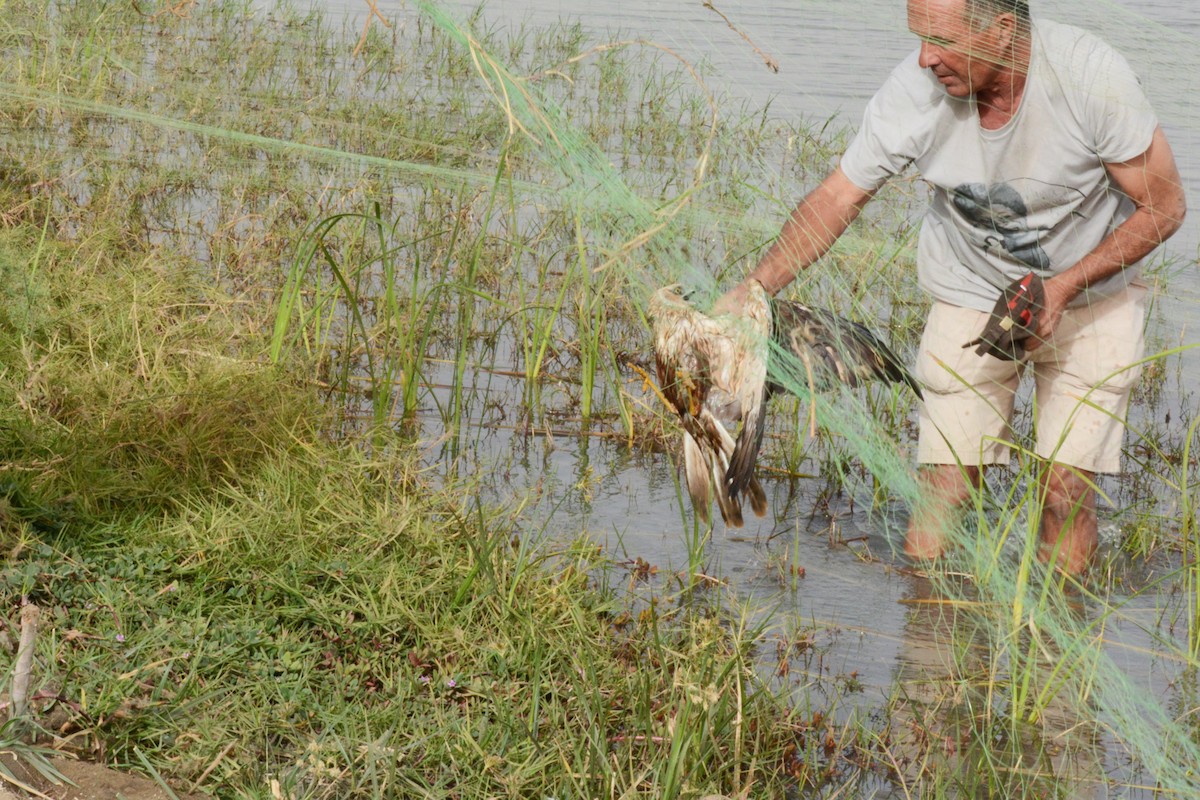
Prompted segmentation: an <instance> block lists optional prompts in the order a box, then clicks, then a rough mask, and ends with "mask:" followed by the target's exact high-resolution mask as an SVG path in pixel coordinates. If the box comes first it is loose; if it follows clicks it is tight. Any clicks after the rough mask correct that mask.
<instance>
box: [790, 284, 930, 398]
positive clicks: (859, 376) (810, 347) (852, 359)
mask: <svg viewBox="0 0 1200 800" xmlns="http://www.w3.org/2000/svg"><path fill="white" fill-rule="evenodd" d="M773 305H774V318H775V321H774V326H773V328H772V333H771V337H772V339H773V340H774V342H775V344H776V345H777V346H778V347H780V348H781V349H782V350H783V351H784V352H785V353H791V354H792V355H794V356H795V357H796V359H798V360H799V362H800V364H801V365H803V367H804V370H805V373H804V374H795V375H788V376H787V377H788V378H789V379H795V380H796V381H797V382H798V383H800V384H801V385H804V384H805V383H809V382H811V383H812V384H813V385H814V388H817V389H823V388H828V387H829V386H831V385H832V384H833V383H834V382H840V383H845V384H847V385H849V386H857V385H858V384H859V383H860V382H862V381H868V380H882V381H887V382H891V383H905V384H907V385H908V386H909V387H911V388H912V390H913V391H914V392H915V393H916V395H917V397H921V387H920V386H919V385H918V384H917V381H916V379H915V378H914V377H913V376H912V374H911V373H910V372H909V371H908V369H907V368H906V367H905V366H904V362H903V361H901V360H900V357H899V356H897V355H896V354H895V353H894V352H893V351H892V349H891V348H890V347H888V346H887V345H886V344H884V342H883V341H882V340H880V339H879V338H878V337H877V336H875V334H874V333H872V332H871V331H870V329H868V328H867V327H866V326H865V325H862V324H861V323H858V322H854V321H852V320H848V319H845V318H843V317H840V316H838V315H837V314H834V313H833V312H831V311H827V310H825V309H823V308H813V307H811V306H807V305H805V304H803V303H798V302H796V301H794V300H776V301H775V302H774V304H773ZM772 372H774V373H775V374H776V379H775V380H772V381H771V382H770V387H769V390H770V393H771V394H775V393H778V392H783V391H787V388H786V387H785V386H784V385H783V384H781V383H780V382H779V380H778V376H779V375H780V374H781V373H784V374H786V373H787V372H799V371H798V370H795V369H793V370H790V371H789V370H786V369H782V368H778V369H773V370H772Z"/></svg>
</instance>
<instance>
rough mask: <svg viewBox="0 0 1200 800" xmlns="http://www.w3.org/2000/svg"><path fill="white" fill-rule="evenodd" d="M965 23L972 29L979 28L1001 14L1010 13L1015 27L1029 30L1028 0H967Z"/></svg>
mask: <svg viewBox="0 0 1200 800" xmlns="http://www.w3.org/2000/svg"><path fill="white" fill-rule="evenodd" d="M965 13H966V18H967V23H968V24H969V25H970V26H971V28H972V29H973V30H981V29H983V28H986V27H987V26H988V25H990V24H991V23H992V20H994V19H995V18H996V17H998V16H1000V15H1001V14H1012V15H1013V16H1014V17H1016V19H1017V27H1018V28H1019V29H1021V30H1029V0H967V5H966V11H965Z"/></svg>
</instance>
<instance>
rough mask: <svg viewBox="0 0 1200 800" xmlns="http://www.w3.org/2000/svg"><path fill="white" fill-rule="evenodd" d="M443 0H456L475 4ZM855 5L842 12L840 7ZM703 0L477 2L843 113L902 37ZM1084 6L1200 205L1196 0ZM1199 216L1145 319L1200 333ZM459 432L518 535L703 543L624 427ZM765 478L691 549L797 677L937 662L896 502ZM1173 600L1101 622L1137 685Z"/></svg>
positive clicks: (895, 30) (820, 681) (864, 694)
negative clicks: (1135, 82) (619, 435)
mask: <svg viewBox="0 0 1200 800" xmlns="http://www.w3.org/2000/svg"><path fill="white" fill-rule="evenodd" d="M362 5H363V4H362V3H360V2H356V1H355V0H345V2H330V3H328V4H327V6H328V7H329V8H330V9H331V11H332V12H337V11H338V10H343V9H344V10H346V11H348V12H357V13H361V8H362ZM447 5H448V6H449V7H451V8H454V9H456V10H458V11H460V12H461V13H462V14H463V15H465V14H467V13H469V12H470V10H471V9H473V8H474V7H475V5H476V3H475V2H474V0H452V2H449V3H447ZM850 5H853V7H854V9H855V10H854V13H853V14H851V13H848V12H847V8H848V7H850ZM378 6H379V8H380V10H381V11H383V12H384V13H385V14H387V15H389V16H392V15H396V14H401V13H403V7H402V4H401V3H399V2H394V1H393V2H388V0H380V2H379V3H378ZM715 6H716V8H717V9H719V10H720V11H721V12H723V13H724V14H725V15H726V16H727V17H728V19H729V21H730V22H732V23H733V24H734V25H736V27H737V28H738V32H735V31H734V30H732V29H731V28H730V27H729V25H728V24H727V23H726V21H725V20H724V19H722V18H721V16H719V15H718V14H717V13H716V12H714V11H712V10H709V9H706V8H705V7H704V5H703V4H702V3H701V2H700V1H699V0H695V1H694V2H680V0H638V1H637V2H624V1H623V0H611V1H610V2H606V3H595V2H584V0H503V2H496V1H493V2H491V3H489V4H487V5H486V6H485V8H484V18H485V20H487V22H488V24H489V25H492V26H500V27H504V26H508V27H512V28H514V29H515V28H517V27H519V26H521V25H531V26H539V25H551V24H555V23H557V22H560V21H566V22H575V21H579V22H581V23H582V24H583V26H584V27H585V29H586V30H587V31H589V32H590V33H591V35H592V37H593V38H594V40H595V41H603V40H605V39H607V38H614V39H616V38H638V37H644V38H649V39H653V40H655V41H656V42H658V43H660V44H663V45H666V46H668V47H670V48H672V49H673V50H675V51H677V52H678V53H679V54H680V55H681V56H682V57H684V58H685V59H687V60H688V61H691V62H693V63H698V64H703V65H704V68H705V75H706V80H707V81H708V83H709V84H710V86H711V87H712V88H713V89H714V90H716V91H717V92H718V93H722V94H724V95H725V96H727V98H728V102H730V103H737V102H740V101H743V100H745V101H749V102H751V103H753V104H755V105H762V104H767V103H770V109H771V114H772V115H774V116H777V117H781V118H789V117H791V118H806V119H809V120H816V121H824V120H832V121H833V122H834V123H835V124H845V125H854V124H855V122H856V120H857V119H858V117H859V115H860V114H861V111H862V109H863V107H864V105H865V103H866V101H867V99H868V98H869V97H870V95H871V93H872V92H873V91H874V90H875V88H876V87H877V86H878V85H879V84H880V82H881V81H882V80H883V78H884V77H885V76H886V74H887V73H888V71H889V70H890V69H891V67H892V66H893V65H894V64H895V63H896V62H897V61H898V60H899V59H900V58H902V57H903V56H904V55H905V54H906V53H907V52H909V51H910V50H911V49H912V47H913V46H914V41H913V39H912V37H911V35H909V34H908V33H907V31H906V24H905V20H904V16H903V4H902V3H900V2H898V0H865V1H864V2H857V3H854V4H846V3H844V2H837V1H835V0H807V1H804V2H796V0H754V2H750V0H728V2H720V0H718V1H717V2H716V3H715ZM1072 6H1075V7H1076V8H1077V7H1078V6H1077V4H1076V3H1074V2H1072V1H1070V0H1055V1H1054V2H1051V1H1050V0H1046V2H1043V3H1040V4H1039V6H1038V10H1040V11H1042V12H1043V13H1045V14H1046V15H1047V16H1051V17H1055V18H1058V19H1064V20H1068V21H1070V20H1072V19H1073V11H1072ZM1089 9H1090V11H1089V12H1088V13H1089V17H1088V19H1086V20H1080V19H1078V17H1077V16H1076V17H1074V18H1075V19H1076V20H1077V21H1079V22H1080V23H1081V24H1085V25H1086V26H1087V27H1090V28H1093V29H1095V30H1097V31H1098V32H1100V33H1102V34H1103V35H1104V36H1105V37H1106V38H1108V39H1109V40H1110V41H1112V42H1113V43H1115V44H1116V45H1117V46H1118V47H1119V48H1120V49H1121V50H1122V51H1123V52H1125V53H1126V55H1127V56H1128V57H1129V59H1130V61H1131V62H1133V64H1134V65H1135V67H1136V68H1137V69H1138V71H1139V73H1140V74H1141V75H1142V76H1143V80H1144V81H1145V84H1146V87H1147V90H1148V92H1149V93H1150V95H1151V98H1152V100H1153V102H1154V104H1155V107H1156V108H1157V110H1158V112H1159V114H1160V117H1161V119H1162V122H1163V125H1164V127H1165V128H1166V130H1167V132H1168V135H1169V137H1170V138H1171V140H1172V142H1173V145H1174V147H1175V150H1176V153H1177V157H1178V160H1179V163H1180V168H1181V170H1182V172H1183V174H1184V176H1185V183H1186V185H1187V188H1188V191H1189V196H1190V199H1191V205H1192V207H1193V208H1194V209H1195V208H1200V100H1198V99H1197V95H1195V94H1194V93H1193V92H1192V90H1191V89H1192V87H1191V84H1192V83H1193V82H1194V76H1196V75H1200V55H1198V53H1200V48H1198V47H1196V40H1197V38H1198V37H1200V4H1194V3H1179V2H1168V0H1136V1H1135V0H1127V2H1123V3H1115V2H1100V3H1096V4H1089ZM739 32H740V33H739ZM741 34H744V35H745V38H743V36H742V35H741ZM768 58H769V59H771V60H772V61H774V62H776V63H778V65H779V72H778V73H776V72H773V71H771V70H770V69H768V68H767V66H766V59H768ZM1196 216H1198V215H1197V214H1196V213H1195V212H1193V219H1194V218H1195V217H1196ZM1197 231H1198V226H1197V225H1196V224H1195V223H1194V222H1190V223H1189V224H1188V226H1187V227H1186V228H1185V230H1184V231H1182V232H1181V233H1180V235H1178V236H1177V237H1176V238H1175V239H1174V240H1173V241H1172V242H1171V243H1170V246H1169V248H1168V249H1169V252H1170V253H1171V254H1172V255H1173V256H1175V257H1177V258H1178V259H1180V260H1181V262H1182V263H1183V264H1184V266H1183V268H1181V270H1180V271H1179V274H1178V275H1177V276H1176V277H1175V278H1173V280H1172V282H1171V284H1170V288H1169V290H1168V291H1167V292H1165V293H1164V295H1163V297H1162V298H1161V299H1160V301H1159V302H1160V310H1159V315H1158V318H1157V320H1156V323H1155V324H1156V326H1157V328H1156V330H1157V333H1158V335H1159V336H1160V337H1161V338H1162V339H1163V340H1165V341H1166V342H1167V343H1177V341H1178V340H1183V341H1189V340H1194V335H1191V336H1189V334H1188V330H1189V329H1191V330H1194V329H1195V328H1196V327H1197V326H1198V324H1200V281H1198V280H1197V271H1196V265H1195V258H1196V254H1197V247H1198V245H1200V235H1198V232H1197ZM1180 371H1181V372H1182V373H1183V374H1184V375H1185V376H1187V375H1189V374H1190V375H1192V376H1194V375H1196V374H1200V359H1197V357H1196V356H1195V355H1188V356H1185V358H1184V359H1183V363H1182V366H1181V368H1180ZM443 382H444V383H449V380H448V377H446V378H445V379H444V380H443ZM1195 385H1196V384H1195V378H1194V377H1191V378H1187V379H1186V380H1185V381H1184V386H1185V387H1187V386H1191V387H1194V386H1195ZM488 391H489V394H490V396H491V397H493V398H499V399H500V401H501V402H503V401H504V398H505V397H510V398H512V401H513V406H514V407H515V406H516V405H518V404H519V398H520V397H521V396H522V391H523V389H522V386H521V385H520V384H519V383H517V382H515V381H514V382H511V383H505V381H504V380H503V379H495V378H492V379H490V381H489V385H488ZM1186 392H1187V389H1186V388H1185V389H1184V390H1183V391H1182V392H1178V393H1177V394H1176V395H1175V396H1174V399H1173V400H1169V401H1168V404H1170V403H1172V402H1173V403H1174V404H1175V405H1176V408H1175V409H1174V410H1173V412H1174V414H1175V416H1176V418H1178V416H1179V413H1180V411H1181V409H1180V408H1178V405H1179V404H1189V403H1190V404H1194V402H1195V401H1194V399H1192V398H1191V397H1189V396H1188V395H1187V394H1186ZM568 427H569V426H568ZM467 439H468V440H469V441H467V442H466V443H465V444H464V447H465V451H464V452H461V453H459V458H458V461H457V464H458V468H459V469H461V470H463V471H470V472H472V473H475V474H482V475H483V476H484V477H485V481H484V484H485V486H486V487H488V488H487V491H488V493H489V494H490V495H492V496H493V497H499V498H504V497H513V498H521V497H527V496H531V497H534V498H535V502H534V507H533V512H532V513H531V514H527V515H526V516H525V517H523V519H524V520H525V524H526V525H527V527H528V530H527V531H526V533H527V534H529V535H547V536H561V535H564V534H566V535H571V534H575V533H578V532H586V533H587V534H589V535H590V536H591V537H593V538H594V539H596V540H597V541H598V542H600V543H602V544H603V545H604V546H605V547H607V548H608V550H609V552H611V553H612V554H613V555H614V556H615V557H617V558H619V559H621V558H628V559H630V560H633V559H642V560H644V561H646V562H649V563H650V564H653V565H655V566H657V567H659V568H660V570H662V571H663V572H664V573H665V572H670V571H678V570H683V569H685V568H686V567H687V565H688V562H689V558H691V557H692V556H694V554H695V553H696V552H698V550H697V548H696V546H695V545H694V544H693V545H691V546H689V540H691V538H692V537H693V536H694V535H695V534H694V530H693V528H692V527H691V524H690V521H689V520H688V519H686V518H685V516H684V515H683V514H682V513H681V501H680V488H679V485H678V482H677V480H676V477H675V470H674V468H673V466H672V464H671V463H670V460H669V459H668V458H667V457H666V456H664V455H657V456H656V455H653V454H646V453H640V454H639V453H630V452H629V451H628V450H627V449H626V448H625V447H623V446H622V445H621V444H620V443H619V442H613V441H610V440H606V439H603V438H595V437H580V436H578V435H575V434H574V433H573V432H571V431H569V430H564V431H563V432H560V433H558V434H554V433H553V432H550V433H545V432H543V433H538V434H535V435H533V436H516V435H513V433H512V432H511V431H506V430H483V431H480V432H478V435H473V436H470V437H467ZM767 488H768V492H769V494H770V495H771V501H772V502H771V509H772V511H771V515H770V517H769V518H768V519H766V520H763V521H761V522H760V521H756V520H750V521H749V522H748V525H747V527H746V528H745V529H744V530H742V531H738V532H736V533H735V532H730V531H727V530H725V529H724V528H723V527H722V526H720V525H718V526H717V528H716V530H715V532H714V533H713V535H712V538H711V540H709V541H707V542H706V543H705V544H704V545H703V549H702V551H700V552H701V556H700V558H699V561H700V563H701V570H702V571H703V572H705V573H706V574H709V575H712V576H714V577H716V578H718V579H720V580H722V581H727V582H728V583H729V584H730V585H733V586H735V587H736V591H737V592H738V594H739V595H740V596H742V597H745V598H750V599H752V600H753V601H755V602H756V603H758V604H760V605H762V606H765V607H769V608H772V609H774V627H775V629H776V630H778V631H779V633H780V635H785V634H787V633H788V632H794V631H796V630H798V629H802V628H811V629H813V630H814V631H815V633H814V636H815V640H814V647H813V648H811V649H810V650H809V651H808V652H809V656H808V657H807V658H806V659H802V660H801V661H800V662H798V663H796V664H793V665H792V669H793V672H792V674H791V677H792V679H794V680H801V682H804V679H803V676H805V675H807V676H808V677H811V678H812V679H813V681H811V683H812V685H813V686H814V687H817V688H818V689H819V688H821V687H826V686H828V687H831V688H830V689H829V691H830V692H831V696H832V694H834V693H837V689H836V687H837V686H838V685H839V676H846V675H850V674H854V675H855V676H856V680H858V681H860V682H861V684H862V687H863V688H862V689H861V691H858V692H854V693H852V694H851V695H850V696H846V697H843V698H842V700H841V701H840V702H842V703H849V704H853V705H865V706H867V707H870V706H872V705H878V704H880V703H881V702H882V699H883V697H884V696H885V694H886V693H887V692H888V691H889V690H890V687H891V686H892V685H893V683H894V681H895V680H897V678H898V677H902V676H904V675H905V674H907V672H908V671H911V669H913V668H914V666H915V667H921V666H929V663H928V662H929V661H930V660H931V659H932V661H933V662H934V664H933V667H932V668H933V669H936V668H937V666H936V660H937V648H936V646H934V645H933V644H932V642H933V639H934V637H933V635H932V633H931V630H930V627H931V626H930V624H929V614H928V612H927V610H926V609H927V606H924V605H922V604H921V603H920V600H921V599H922V595H923V593H924V592H925V590H926V588H927V587H925V586H924V584H923V582H922V581H921V580H920V579H917V578H914V577H912V576H911V575H910V574H908V573H907V572H906V571H905V570H903V569H902V568H900V567H899V566H898V559H896V557H895V555H894V550H893V548H894V547H895V545H896V536H897V532H898V531H900V530H902V526H903V519H902V515H899V516H898V517H897V518H896V519H895V520H894V521H892V522H891V523H888V522H887V521H886V520H880V519H879V518H878V517H875V518H870V519H869V518H867V516H866V515H864V513H863V511H862V505H861V504H856V503H854V502H853V500H852V499H851V498H848V497H844V496H843V497H834V498H832V500H829V501H828V502H825V503H818V502H817V499H816V498H814V497H813V496H812V491H813V490H812V489H811V488H809V489H805V488H803V487H799V488H798V487H797V486H796V485H795V484H791V483H787V482H784V481H771V480H768V481H767ZM814 509H819V510H816V511H815V510H814ZM1103 536H1104V539H1105V541H1106V547H1108V548H1111V547H1112V546H1113V544H1114V541H1115V539H1116V536H1117V532H1116V526H1115V525H1114V524H1112V523H1110V524H1109V525H1108V526H1107V527H1106V529H1105V531H1104V534H1103ZM799 568H802V569H803V577H800V576H799V572H798V571H797V570H798V569H799ZM1149 569H1151V570H1153V569H1154V567H1153V566H1152V567H1150V568H1149ZM1167 604H1168V601H1167V600H1164V599H1162V598H1159V599H1153V598H1146V599H1138V600H1135V601H1134V602H1133V603H1131V604H1130V605H1129V606H1128V607H1127V608H1126V610H1125V612H1124V614H1125V616H1126V617H1127V620H1126V621H1125V622H1117V623H1116V624H1114V625H1112V626H1111V627H1110V630H1109V631H1108V633H1107V636H1108V638H1109V640H1110V641H1111V646H1110V654H1111V655H1112V657H1113V658H1114V659H1115V660H1116V661H1117V663H1118V664H1120V665H1121V666H1122V667H1123V668H1124V669H1126V670H1127V672H1128V674H1129V675H1130V677H1131V680H1132V681H1133V683H1134V685H1135V686H1137V687H1139V688H1142V689H1147V690H1153V691H1162V687H1163V686H1165V685H1166V684H1167V682H1168V681H1169V680H1170V679H1171V678H1172V677H1173V675H1174V673H1175V672H1176V666H1175V665H1174V664H1172V663H1171V662H1170V661H1169V660H1167V659H1162V658H1158V657H1156V656H1154V655H1152V653H1153V650H1154V643H1153V641H1152V635H1151V633H1147V632H1145V631H1154V630H1155V629H1156V628H1157V627H1158V626H1159V625H1160V620H1161V619H1162V617H1163V615H1164V609H1165V608H1167ZM798 675H799V676H802V677H801V678H797V676H798ZM841 685H843V686H844V685H845V682H844V681H842V683H841ZM1069 724H1071V723H1070V721H1067V722H1064V726H1068V725H1069ZM1115 758H1118V756H1116V755H1115V754H1114V752H1107V753H1106V752H1100V753H1098V754H1095V755H1094V762H1095V763H1093V764H1091V765H1089V764H1083V765H1082V766H1081V767H1080V769H1082V770H1084V771H1085V772H1086V771H1088V770H1089V769H1093V768H1095V769H1100V770H1102V771H1103V770H1108V769H1112V768H1113V764H1112V760H1113V759H1115ZM1085 760H1086V759H1085ZM1077 796H1087V794H1086V793H1084V792H1082V791H1081V792H1080V793H1079V794H1078V795H1077ZM1097 796H1103V795H1097Z"/></svg>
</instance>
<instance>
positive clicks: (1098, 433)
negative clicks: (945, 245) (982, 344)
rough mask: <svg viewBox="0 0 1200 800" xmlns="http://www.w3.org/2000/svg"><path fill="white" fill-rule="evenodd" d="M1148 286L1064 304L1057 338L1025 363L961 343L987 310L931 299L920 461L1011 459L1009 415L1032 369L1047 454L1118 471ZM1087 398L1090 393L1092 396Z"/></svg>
mask: <svg viewBox="0 0 1200 800" xmlns="http://www.w3.org/2000/svg"><path fill="white" fill-rule="evenodd" d="M1146 291H1147V290H1146V287H1145V286H1142V285H1139V284H1133V285H1130V286H1129V287H1128V288H1127V289H1125V290H1124V291H1123V292H1121V293H1120V294H1117V295H1115V296H1113V297H1111V298H1108V299H1106V300H1102V301H1099V302H1097V303H1094V304H1092V305H1091V306H1088V307H1084V308H1072V309H1067V311H1066V312H1064V313H1063V318H1062V321H1061V322H1060V323H1059V325H1058V328H1057V330H1055V332H1054V335H1053V337H1052V338H1051V340H1050V341H1048V342H1046V343H1045V344H1043V345H1042V346H1041V347H1039V348H1037V349H1036V350H1034V351H1033V352H1032V353H1030V354H1029V356H1028V359H1027V361H1026V363H1022V364H1015V363H1013V362H1011V361H1004V360H1002V359H998V358H993V357H992V356H986V355H985V356H980V355H977V354H976V353H975V348H974V347H970V348H967V349H963V344H965V343H966V342H968V341H970V340H971V339H974V338H975V337H976V336H978V335H979V332H980V331H982V330H983V326H984V323H985V322H986V321H987V318H988V314H987V313H985V312H982V311H976V310H974V309H969V308H959V307H957V306H952V305H949V304H947V303H942V302H937V301H935V302H934V305H933V308H932V309H931V310H930V313H929V320H928V322H926V324H925V333H924V335H923V336H922V337H921V349H920V352H919V353H918V355H917V366H916V377H917V380H918V381H920V382H921V384H922V386H923V389H924V394H925V402H924V403H923V404H921V408H920V434H919V436H918V440H917V460H918V461H919V462H920V463H922V464H963V465H966V466H982V465H985V464H1007V463H1008V460H1009V456H1010V455H1011V452H1012V450H1013V448H1014V447H1015V446H1016V445H1015V444H1014V442H1016V441H1018V440H1016V439H1014V437H1013V433H1012V429H1011V427H1010V425H1011V421H1012V412H1013V405H1014V399H1015V398H1016V394H1017V387H1018V385H1019V383H1020V381H1021V375H1022V374H1023V373H1024V372H1025V370H1026V369H1032V371H1033V374H1034V377H1035V380H1036V383H1035V385H1034V389H1035V398H1036V404H1035V407H1034V408H1035V416H1034V427H1035V430H1036V444H1035V447H1034V452H1035V453H1036V454H1037V455H1038V456H1040V457H1041V458H1044V459H1047V460H1049V461H1055V462H1058V463H1060V464H1066V465H1069V466H1073V467H1078V468H1079V469H1083V470H1087V471H1089V472H1117V471H1119V470H1120V461H1121V439H1122V436H1123V434H1124V429H1125V412H1126V411H1127V410H1128V408H1129V392H1130V389H1132V388H1133V385H1134V384H1135V383H1136V382H1137V379H1138V377H1139V376H1140V375H1141V371H1142V370H1141V366H1140V365H1137V366H1133V365H1135V364H1137V362H1138V361H1140V360H1141V358H1142V355H1143V350H1144V348H1145V342H1144V340H1143V335H1142V330H1143V326H1144V323H1145V315H1146V308H1145V307H1146ZM1085 398H1086V399H1085Z"/></svg>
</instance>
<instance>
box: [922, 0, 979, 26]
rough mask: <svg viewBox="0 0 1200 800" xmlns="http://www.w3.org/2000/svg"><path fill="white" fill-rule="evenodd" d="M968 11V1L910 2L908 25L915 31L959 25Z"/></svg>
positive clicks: (935, 0) (924, 0) (936, 0)
mask: <svg viewBox="0 0 1200 800" xmlns="http://www.w3.org/2000/svg"><path fill="white" fill-rule="evenodd" d="M966 10H967V0H908V25H909V27H910V28H913V29H914V30H929V29H930V28H945V27H947V26H955V25H959V24H962V23H963V22H964V21H965V20H966Z"/></svg>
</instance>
